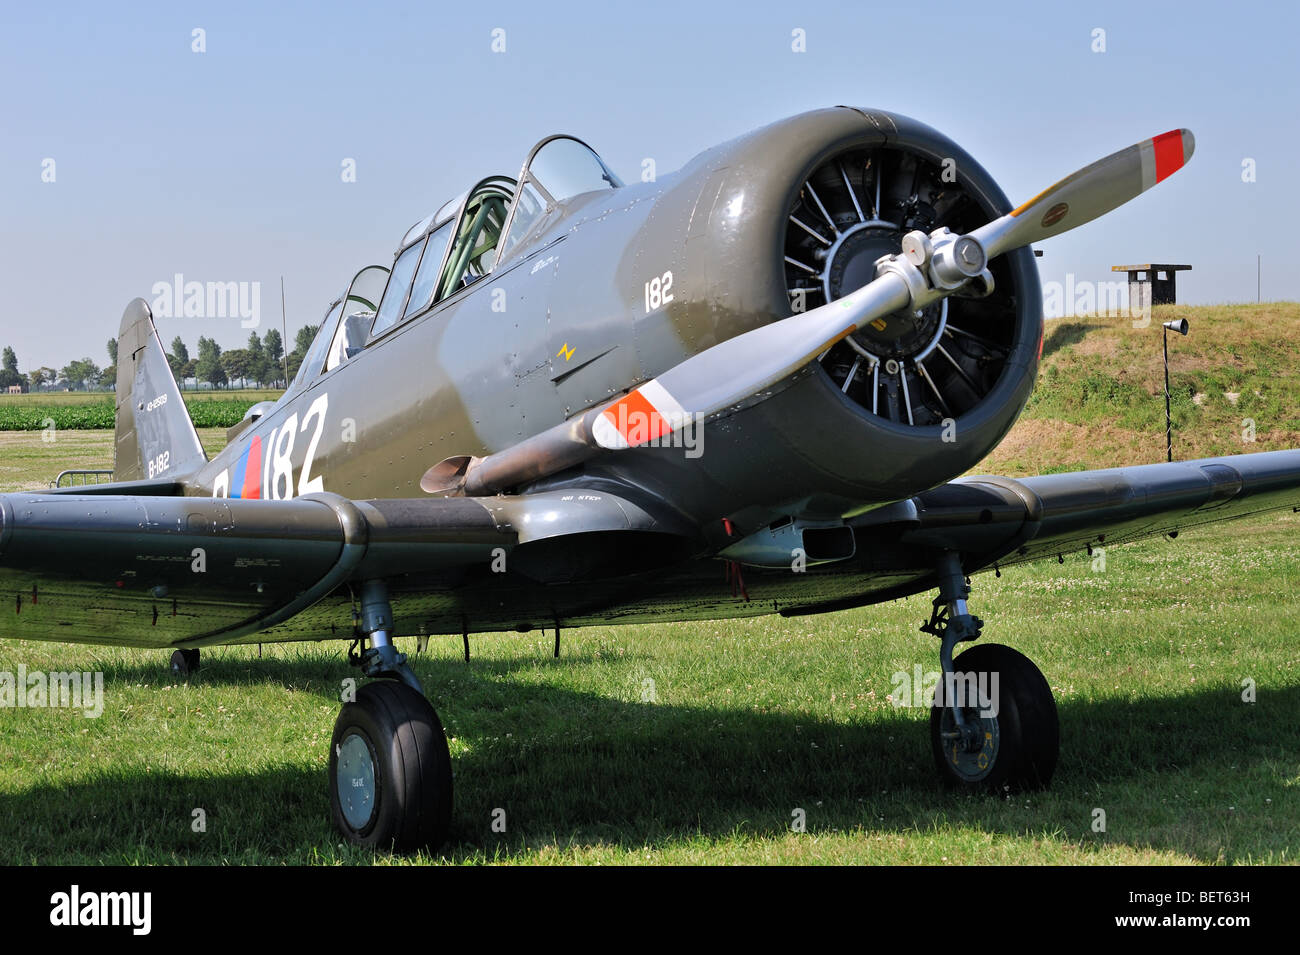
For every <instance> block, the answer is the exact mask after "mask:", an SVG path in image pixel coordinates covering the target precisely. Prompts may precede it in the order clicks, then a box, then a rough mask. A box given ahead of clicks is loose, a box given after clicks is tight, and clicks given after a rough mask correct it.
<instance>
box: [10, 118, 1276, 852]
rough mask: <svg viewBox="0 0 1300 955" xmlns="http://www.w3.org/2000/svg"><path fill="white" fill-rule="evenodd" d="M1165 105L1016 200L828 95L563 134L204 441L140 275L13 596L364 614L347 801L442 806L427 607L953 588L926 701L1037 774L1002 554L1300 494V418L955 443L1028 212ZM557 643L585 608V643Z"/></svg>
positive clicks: (1018, 285) (344, 759) (228, 611)
mask: <svg viewBox="0 0 1300 955" xmlns="http://www.w3.org/2000/svg"><path fill="white" fill-rule="evenodd" d="M1192 150H1193V139H1192V135H1191V133H1189V132H1188V131H1186V130H1174V131H1172V132H1168V133H1164V134H1163V135H1160V136H1156V137H1155V138H1154V139H1150V140H1147V141H1145V142H1142V143H1139V144H1137V145H1135V146H1131V147H1129V148H1127V149H1123V150H1120V151H1119V152H1117V153H1114V154H1113V155H1111V156H1108V157H1106V158H1105V159H1102V160H1100V161H1099V162H1096V163H1094V164H1092V165H1090V166H1087V167H1086V168H1084V169H1082V170H1080V171H1078V172H1076V173H1074V174H1073V175H1071V176H1069V177H1067V178H1066V179H1064V180H1062V181H1060V182H1058V183H1057V184H1056V185H1054V186H1052V187H1051V188H1049V189H1047V190H1046V191H1045V192H1043V193H1041V194H1040V195H1038V196H1037V197H1035V198H1033V199H1031V200H1029V201H1028V202H1026V203H1025V204H1024V205H1021V206H1018V207H1015V208H1012V207H1011V205H1010V203H1009V202H1008V201H1007V200H1006V198H1005V196H1004V195H1003V193H1002V192H1001V191H1000V190H999V189H998V187H997V186H996V184H995V183H994V182H993V181H992V179H991V178H990V177H989V175H988V174H987V173H986V172H985V171H984V169H982V168H981V167H980V166H979V164H978V163H976V161H975V160H974V159H972V158H971V157H970V156H969V155H967V153H966V152H964V151H963V150H962V149H961V148H960V147H959V146H957V145H956V144H955V143H954V142H952V141H951V140H949V139H947V138H946V137H944V136H943V135H941V134H939V133H938V132H936V131H935V130H933V129H930V128H929V127H927V126H925V125H923V124H921V123H918V122H916V121H914V120H911V119H908V118H905V117H902V116H897V115H892V114H890V113H887V112H883V111H879V110H864V109H856V108H847V107H837V108H833V109H823V110H818V111H814V112H809V113H805V114H802V115H799V116H795V117H793V118H790V119H786V120H784V121H781V122H777V123H774V124H772V125H770V126H767V127H764V128H762V129H759V130H757V131H755V132H752V133H749V134H748V135H745V136H742V137H740V138H738V139H735V140H733V141H731V142H728V143H725V144H723V145H721V146H718V147H716V148H713V149H710V150H708V151H706V152H703V153H701V154H700V155H698V156H697V157H695V158H694V159H692V160H691V161H690V162H689V163H687V164H686V166H685V167H684V168H683V169H681V170H680V171H678V172H676V173H674V174H672V175H668V176H663V177H661V178H659V179H658V180H657V181H653V182H638V183H631V184H624V183H622V182H621V181H620V180H619V179H618V178H617V177H616V176H615V175H614V174H613V173H612V172H611V171H610V170H609V168H608V167H607V166H606V165H605V163H604V162H603V161H602V160H601V159H600V158H599V156H597V154H596V153H595V152H593V151H592V150H591V149H590V148H589V147H588V146H587V145H585V144H584V143H582V142H581V141H579V140H577V139H574V138H572V137H568V136H553V137H550V138H548V139H544V140H543V141H542V142H540V143H538V144H537V146H536V147H534V148H533V150H532V151H531V152H530V153H529V154H528V157H527V159H526V161H525V162H524V164H523V168H522V170H521V171H520V173H519V175H518V177H517V178H514V179H511V178H508V177H506V176H490V177H488V178H486V179H484V180H482V181H481V182H479V183H477V184H476V185H475V186H474V187H473V188H472V189H470V190H469V191H468V192H466V193H465V194H464V195H462V196H460V197H459V198H456V199H454V200H452V201H451V202H448V203H447V204H446V205H444V206H443V207H442V208H440V209H439V210H438V211H437V212H435V213H434V214H433V215H430V216H428V217H427V218H425V219H422V220H421V221H420V222H418V223H417V224H416V225H415V226H413V227H412V228H411V229H410V230H409V231H408V232H407V233H406V234H405V236H404V237H403V238H402V241H401V243H400V245H399V246H398V249H397V252H396V255H395V257H394V259H393V262H392V264H391V267H384V266H372V267H370V268H367V269H363V270H362V271H361V272H359V273H358V274H357V276H356V277H355V279H354V280H353V281H352V282H351V283H350V284H349V285H348V287H347V289H346V290H345V291H344V292H343V294H341V295H340V296H339V298H338V299H337V300H336V301H335V302H334V303H332V304H331V306H330V308H329V310H328V313H327V314H326V317H325V320H324V323H323V325H322V327H321V329H320V332H319V335H318V336H317V338H316V340H315V344H314V345H313V346H312V348H311V350H310V352H309V353H308V354H307V356H306V359H305V360H304V362H303V363H302V368H301V371H300V372H299V373H298V375H297V377H296V378H295V380H294V381H293V382H292V384H291V386H290V387H289V389H288V390H287V392H286V393H285V395H284V396H283V397H282V398H281V399H280V400H279V401H277V402H275V403H274V404H268V405H264V406H259V407H256V408H254V409H252V410H251V411H250V413H249V416H248V417H247V419H246V420H245V421H244V422H243V423H242V424H241V425H240V426H239V427H238V428H235V429H232V433H231V435H230V442H229V444H228V446H227V447H226V448H225V450H223V451H222V452H221V453H220V454H218V455H217V456H216V457H215V459H213V460H211V461H209V460H207V458H206V456H205V454H204V452H203V449H202V447H201V446H200V443H199V439H198V437H197V435H196V433H195V431H194V428H193V426H192V424H191V422H190V420H189V417H188V415H187V413H186V410H185V406H184V404H183V403H182V400H181V395H180V393H179V391H178V390H177V386H176V383H175V381H174V380H173V378H172V375H171V372H170V370H169V367H168V364H167V360H166V358H165V355H164V352H163V348H162V345H161V343H160V340H159V337H158V333H157V331H156V329H155V327H154V324H153V320H152V317H151V315H150V310H149V307H148V305H147V304H146V303H145V302H144V301H143V300H140V299H137V300H135V301H133V302H131V304H130V305H128V306H127V309H126V313H125V315H124V316H123V319H122V326H121V338H120V345H119V356H120V364H119V369H118V382H117V433H116V442H117V443H116V465H115V472H114V479H115V480H114V483H112V484H106V485H103V486H98V487H93V488H79V489H72V490H65V489H56V490H53V491H48V492H32V493H17V494H7V495H3V496H0V590H3V592H4V593H6V594H9V595H10V596H11V598H12V599H11V602H10V604H9V606H10V607H11V608H12V609H11V610H9V611H5V612H4V614H3V615H0V635H2V636H5V637H21V638H26V639H40V640H60V641H81V642H88V643H104V644H123V645H130V646H139V647H160V648H172V649H174V650H175V653H174V654H173V666H174V667H175V668H176V669H177V670H178V671H179V672H182V673H184V672H188V671H189V670H191V669H193V668H194V667H195V666H196V665H197V662H198V654H199V648H201V647H204V646H215V645H223V644H233V643H251V642H269V641H277V640H319V639H329V638H338V639H346V640H351V641H354V646H355V648H356V649H357V651H358V652H350V653H349V656H350V658H352V659H353V661H354V662H355V663H356V664H358V665H359V666H360V668H361V670H362V671H363V673H364V674H366V675H368V676H371V677H388V678H390V679H381V680H376V681H374V682H371V683H367V684H366V685H364V686H363V687H361V689H360V690H359V691H358V692H357V694H356V698H355V700H354V701H351V702H346V703H345V704H344V705H343V707H342V711H341V713H340V715H339V718H338V721H337V724H336V726H335V729H334V735H333V741H332V744H331V750H330V769H329V786H330V793H331V802H332V806H333V815H334V821H335V823H336V825H337V826H338V828H339V829H340V830H341V831H342V832H343V833H344V834H345V836H346V837H347V838H349V839H351V840H352V841H354V842H356V843H360V844H364V845H373V846H384V847H394V846H395V847H396V848H398V849H405V848H409V847H413V846H423V845H437V844H438V843H439V842H441V841H442V840H443V838H444V836H445V834H446V832H447V827H448V820H449V817H450V812H451V786H452V784H451V775H452V774H451V763H450V759H449V756H448V749H447V744H446V740H445V738H444V734H443V731H442V728H441V725H440V724H439V721H438V718H437V716H436V715H435V713H434V711H433V709H432V707H431V706H430V704H429V703H428V701H427V700H426V698H425V696H424V694H423V691H422V690H421V687H420V684H419V682H418V680H417V679H416V677H415V675H414V673H413V672H412V669H411V667H410V666H409V665H408V663H407V658H406V656H405V655H404V654H402V653H399V652H398V650H397V648H396V647H395V646H394V639H395V638H397V637H403V636H417V637H421V636H428V635H435V634H462V635H466V634H469V633H472V632H479V631H504V630H519V631H528V630H532V629H535V628H549V627H554V628H556V631H557V641H558V632H559V628H561V627H578V626H583V625H589V624H609V623H622V622H633V621H648V620H692V619H714V618H725V617H740V616H749V615H757V614H767V613H779V614H783V615H794V614H816V613H824V612H827V611H834V610H839V609H843V608H849V607H860V606H864V605H868V604H873V603H878V602H880V601H884V600H889V599H892V598H896V597H900V596H904V595H909V594H915V593H919V592H923V591H926V590H931V589H937V591H938V596H937V598H936V599H935V601H934V611H933V613H932V616H931V619H930V621H929V623H928V624H926V626H925V627H924V628H923V629H924V630H925V631H926V632H928V633H930V634H933V635H934V636H936V637H938V638H939V640H940V644H939V657H940V661H941V666H942V668H943V670H944V671H945V673H948V674H954V673H966V674H971V673H978V674H990V673H997V674H999V676H1000V680H999V689H998V691H997V699H996V700H995V701H994V702H995V703H996V705H995V706H991V707H990V706H984V707H980V706H978V705H976V703H975V701H973V700H967V701H965V702H961V701H955V700H954V701H952V702H949V703H945V704H943V705H936V706H934V707H933V710H932V721H931V735H932V743H933V751H934V758H935V762H936V765H937V767H938V769H939V772H940V774H941V776H943V777H944V778H945V779H946V780H947V781H948V782H949V783H951V784H954V785H956V786H959V787H964V788H970V789H995V790H999V789H1005V788H1012V789H1014V788H1023V787H1036V786H1044V785H1046V784H1047V783H1048V782H1049V781H1050V779H1051V776H1052V773H1053V770H1054V768H1055V765H1056V760H1057V750H1058V724H1057V714H1056V707H1055V703H1054V701H1053V699H1052V694H1051V691H1050V689H1049V687H1048V684H1047V682H1046V680H1045V679H1044V678H1043V676H1042V674H1041V673H1040V672H1039V671H1038V669H1037V668H1036V667H1035V666H1034V665H1033V664H1032V663H1031V662H1030V661H1029V660H1028V659H1027V658H1026V657H1024V656H1023V655H1021V654H1020V653H1018V652H1016V651H1015V650H1012V649H1010V648H1008V647H1004V646H998V645H979V646H977V647H975V648H973V649H971V650H969V651H967V652H966V653H964V654H962V655H961V656H960V657H958V658H957V659H956V660H954V659H953V652H954V648H955V647H956V645H957V644H958V643H961V642H963V641H969V640H974V639H976V638H977V637H978V636H979V635H980V633H981V628H982V622H981V621H980V620H979V618H978V617H975V616H974V615H972V614H971V612H970V609H969V607H968V604H967V600H968V597H969V592H970V591H969V576H968V575H970V574H973V573H975V572H976V571H979V570H984V569H988V568H995V567H999V566H1006V565H1010V564H1015V563H1018V562H1023V561H1031V560H1037V559H1041V558H1058V556H1059V555H1061V554H1064V553H1066V552H1072V551H1078V550H1083V549H1085V548H1090V547H1091V546H1093V545H1097V544H1103V543H1104V544H1114V543H1119V542H1123V541H1129V540H1133V539H1135V538H1140V537H1145V536H1153V535H1159V534H1165V533H1171V534H1172V533H1175V532H1176V531H1178V530H1179V529H1183V528H1187V527H1191V526H1194V525H1197V524H1202V523H1206V522H1210V521H1217V520H1223V519H1227V518H1233V517H1240V516H1242V515H1245V514H1250V513H1254V512H1258V511H1261V510H1265V509H1268V508H1279V507H1284V506H1292V505H1296V504H1300V451H1278V452H1272V453H1263V454H1249V455H1240V456H1233V457H1226V458H1216V459H1212V460H1199V461H1188V462H1178V463H1168V464H1153V465H1148V466H1142V467H1130V468H1120V469H1115V470H1105V471H1091V472H1083V473H1074V474H1055V475H1050V476H1043V477H1035V478H1028V479H1020V480H1011V479H1008V478H1003V477H961V475H963V474H965V473H966V472H967V471H968V470H969V469H971V468H972V467H974V466H975V465H976V464H977V463H978V462H979V461H980V460H982V459H983V458H984V457H985V456H986V455H987V454H988V453H989V451H990V450H991V449H992V448H993V447H994V446H995V445H996V444H997V443H998V442H999V441H1000V440H1001V438H1002V437H1003V436H1004V435H1005V434H1006V433H1007V431H1008V429H1010V427H1011V425H1012V423H1013V422H1014V421H1015V420H1016V418H1017V416H1018V415H1019V413H1020V411H1021V409H1022V408H1023V406H1024V404H1025V401H1026V399H1027V398H1028V396H1029V393H1030V389H1031V388H1032V387H1033V384H1034V379H1035V375H1036V371H1037V366H1038V361H1039V358H1040V355H1041V350H1042V336H1043V320H1042V314H1041V309H1042V296H1041V292H1040V289H1039V284H1038V277H1037V269H1036V265H1035V261H1034V256H1033V252H1032V250H1031V248H1030V245H1031V243H1035V242H1038V241H1041V240H1043V239H1047V238H1050V237H1051V236H1054V235H1056V234H1058V233H1061V232H1064V231H1066V230H1067V229H1072V228H1074V227H1075V226H1078V225H1081V224H1083V223H1085V222H1088V221H1089V220H1091V219H1094V218H1096V217H1097V216H1100V215H1102V214H1104V213H1106V212H1108V211H1109V210H1111V209H1114V208H1115V207H1117V206H1119V205H1121V204H1122V203H1124V202H1127V201H1128V200H1130V199H1132V198H1134V197H1136V196H1137V195H1139V194H1140V193H1142V192H1144V191H1145V190H1147V189H1149V188H1150V187H1152V186H1153V185H1155V184H1156V183H1157V182H1159V181H1161V180H1163V179H1165V178H1166V177H1168V176H1170V175H1171V174H1172V173H1174V172H1175V171H1177V170H1178V169H1179V168H1181V167H1182V166H1183V164H1184V163H1185V162H1187V160H1188V159H1189V158H1190V157H1191V155H1192ZM557 645H558V644H557Z"/></svg>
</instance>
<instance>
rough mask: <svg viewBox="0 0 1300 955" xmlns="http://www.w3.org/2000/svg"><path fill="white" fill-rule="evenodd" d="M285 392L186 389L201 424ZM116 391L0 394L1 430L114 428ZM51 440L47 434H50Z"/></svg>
mask: <svg viewBox="0 0 1300 955" xmlns="http://www.w3.org/2000/svg"><path fill="white" fill-rule="evenodd" d="M282 393H283V392H281V391H278V390H276V391H267V390H256V389H231V390H229V391H187V392H184V393H183V398H184V400H185V407H186V408H187V409H188V410H189V413H190V418H191V420H193V421H194V423H195V424H196V425H197V426H198V427H201V428H202V427H221V428H229V427H231V426H233V425H235V424H238V423H239V421H240V419H242V418H243V416H244V412H245V411H247V410H248V409H249V408H250V407H251V406H252V405H254V404H256V403H257V402H259V401H267V400H274V399H276V398H278V397H280V395H281V394H282ZM113 423H114V395H113V394H112V393H110V392H104V391H62V392H60V391H51V392H38V393H36V394H27V395H0V432H5V431H42V432H45V433H46V434H47V435H50V434H55V433H57V432H59V431H78V430H108V431H111V430H112V429H113ZM47 440H48V438H47Z"/></svg>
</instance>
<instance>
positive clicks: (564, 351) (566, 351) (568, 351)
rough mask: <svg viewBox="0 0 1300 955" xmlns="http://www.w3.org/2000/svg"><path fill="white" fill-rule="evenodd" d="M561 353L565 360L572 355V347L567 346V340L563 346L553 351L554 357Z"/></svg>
mask: <svg viewBox="0 0 1300 955" xmlns="http://www.w3.org/2000/svg"><path fill="white" fill-rule="evenodd" d="M561 355H563V356H564V360H565V361H568V360H569V359H570V358H572V357H573V349H572V348H570V347H569V343H568V342H565V343H564V346H563V347H562V348H561V349H560V350H559V351H557V352H556V353H555V357H556V358H559V357H560V356H561Z"/></svg>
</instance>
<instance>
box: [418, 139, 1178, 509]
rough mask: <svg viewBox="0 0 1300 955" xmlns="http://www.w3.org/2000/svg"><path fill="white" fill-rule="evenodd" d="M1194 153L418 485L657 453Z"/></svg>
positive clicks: (917, 250)
mask: <svg viewBox="0 0 1300 955" xmlns="http://www.w3.org/2000/svg"><path fill="white" fill-rule="evenodd" d="M1194 149H1195V140H1194V139H1193V137H1192V134H1191V132H1190V131H1188V130H1186V129H1176V130H1171V131H1170V132H1167V133H1162V134H1161V135H1159V136H1156V137H1154V138H1152V139H1147V140H1144V141H1142V142H1140V143H1137V144H1135V145H1133V146H1129V147H1127V148H1126V149H1121V150H1119V151H1118V152H1115V153H1112V154H1111V155H1109V156H1107V157H1105V158H1104V159H1100V160H1098V161H1097V162H1095V163H1093V164H1091V165H1089V166H1085V167H1084V168H1083V169H1080V170H1078V171H1077V172H1075V173H1072V174H1071V175H1069V176H1066V177H1065V178H1064V179H1062V180H1061V181H1060V182H1058V183H1056V184H1055V185H1053V186H1051V187H1050V188H1048V189H1046V190H1044V191H1043V192H1040V193H1039V194H1038V195H1037V196H1035V197H1034V198H1033V199H1030V200H1029V201H1028V202H1026V203H1025V204H1024V205H1022V206H1019V207H1018V208H1016V209H1013V210H1012V211H1011V212H1009V213H1007V214H1006V215H1004V216H1001V217H999V218H997V219H994V220H993V221H992V222H989V223H987V224H986V225H983V226H980V227H979V228H978V229H976V230H974V231H973V232H971V233H969V234H967V235H961V236H958V235H954V234H952V233H951V232H949V231H948V230H947V229H939V230H936V231H935V232H933V233H931V234H930V235H928V236H927V235H926V234H925V233H923V232H919V231H916V232H910V233H908V234H907V235H905V236H904V237H903V242H902V252H901V253H900V254H898V255H894V256H889V257H887V258H882V259H881V260H880V261H879V262H877V265H876V272H877V275H876V278H875V279H873V280H872V281H871V282H868V283H867V284H866V285H864V286H862V287H861V288H859V289H858V290H857V291H855V292H852V293H851V294H849V295H846V296H844V297H843V298H840V299H838V300H836V301H834V302H829V303H827V304H825V305H822V306H819V307H818V308H815V309H812V310H810V311H808V312H804V313H801V314H796V315H792V316H791V317H789V318H785V319H782V320H780V321H777V322H772V323H770V324H768V325H764V326H762V327H760V328H756V329H753V330H752V331H748V332H745V333H744V334H742V335H737V336H736V337H735V338H731V339H728V340H727V341H724V342H721V343H719V344H717V345H714V346H713V347H711V348H708V349H706V350H704V351H702V352H699V353H698V354H696V355H692V356H691V357H690V358H687V359H686V360H685V361H683V362H681V363H680V364H678V365H676V366H674V367H673V368H670V369H669V370H668V371H666V372H664V373H663V374H662V375H660V376H659V377H658V378H655V379H654V380H652V381H649V382H646V383H645V384H643V385H641V386H640V387H638V388H636V389H634V390H633V391H631V392H630V393H628V394H627V395H625V396H623V397H622V398H619V399H617V400H615V401H613V402H611V403H610V404H608V405H605V406H604V407H601V408H597V409H593V410H591V411H588V412H587V413H586V414H584V415H583V416H582V417H580V418H577V419H573V420H570V421H566V422H564V423H563V424H561V425H558V426H556V427H555V428H552V429H550V430H549V431H544V432H542V433H541V434H538V435H535V436H534V437H532V438H529V439H527V440H526V441H523V442H521V443H520V444H518V445H515V446H514V447H512V448H509V449H507V450H505V451H502V452H499V453H498V454H493V455H490V456H488V457H486V458H481V459H480V458H470V457H458V458H448V459H447V460H445V461H442V462H440V463H439V464H437V465H435V466H434V467H432V468H430V469H429V471H428V472H427V473H426V474H425V476H424V479H423V480H422V481H421V482H420V484H421V487H422V488H423V489H424V490H425V491H427V492H429V493H431V494H456V493H464V494H491V493H496V492H498V491H501V490H503V489H505V488H508V487H511V486H513V485H515V484H518V483H522V482H523V481H524V480H527V479H529V478H534V477H539V476H542V475H543V474H546V473H555V470H557V469H559V468H562V467H569V466H573V465H574V464H577V463H580V462H581V461H582V460H585V459H586V458H589V457H590V456H591V455H592V454H594V453H596V452H597V451H599V450H609V451H617V450H622V449H625V448H632V447H639V446H642V445H647V444H651V443H655V442H658V441H660V440H661V439H662V438H664V437H665V436H667V435H669V434H671V433H672V432H674V431H676V430H678V429H680V428H682V427H684V426H686V425H687V424H688V423H690V422H691V421H693V420H700V419H704V418H710V417H714V416H716V415H718V414H721V413H724V412H726V411H727V410H729V409H731V408H734V407H737V406H739V405H742V404H745V403H748V402H752V401H754V400H756V399H761V397H763V396H765V392H768V390H769V389H771V388H773V387H774V386H775V385H777V384H779V383H781V382H783V381H786V380H787V379H790V378H791V377H792V376H794V375H795V374H797V373H798V372H799V371H800V370H801V369H802V368H804V367H805V366H806V365H808V364H809V363H810V362H812V361H813V360H814V359H815V358H816V357H817V356H818V355H820V354H822V353H823V352H825V351H826V350H827V349H829V348H830V347H831V346H832V345H834V344H836V343H837V342H839V341H841V340H842V339H844V338H846V337H847V336H849V335H851V334H853V333H854V332H856V331H857V330H858V329H860V328H862V327H863V326H864V325H868V324H870V323H872V322H876V321H881V320H883V319H884V318H885V317H886V316H888V315H890V314H891V313H894V312H898V311H901V310H903V309H912V310H918V311H919V310H920V309H923V308H924V307H925V306H927V305H930V304H933V303H934V302H936V301H938V300H940V299H942V298H945V297H946V296H948V295H951V294H953V293H954V292H958V291H961V292H962V293H963V294H970V293H972V292H973V293H974V294H986V293H987V292H988V291H990V290H991V289H992V276H991V274H989V272H988V269H987V263H988V260H989V259H990V258H992V257H994V256H998V255H1002V254H1003V253H1006V252H1011V251H1013V250H1015V249H1018V248H1021V247H1022V246H1026V245H1029V244H1031V243H1034V242H1039V241H1041V240H1043V239H1048V238H1051V237H1052V236H1055V235H1059V234H1061V233H1062V232H1066V231H1068V230H1070V229H1073V228H1075V227H1076V226H1080V225H1083V224H1084V223H1086V222H1090V221H1092V220H1093V219H1096V218H1097V217H1098V216H1101V215H1104V214H1106V213H1107V212H1110V211H1111V210H1112V209H1116V208H1118V207H1119V206H1122V205H1123V204H1124V203H1126V202H1128V201H1129V200H1130V199H1133V198H1136V197H1137V196H1139V195H1141V194H1142V193H1143V192H1146V191H1147V190H1148V189H1150V188H1151V187H1152V186H1154V185H1155V184H1156V183H1158V182H1161V181H1162V180H1164V179H1166V178H1167V177H1169V176H1170V175H1172V174H1173V173H1175V172H1177V171H1178V170H1179V169H1181V168H1182V167H1183V166H1184V165H1185V164H1186V163H1187V161H1188V160H1190V159H1191V156H1192V152H1193V150H1194ZM733 371H734V372H735V373H732V372H733Z"/></svg>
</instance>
